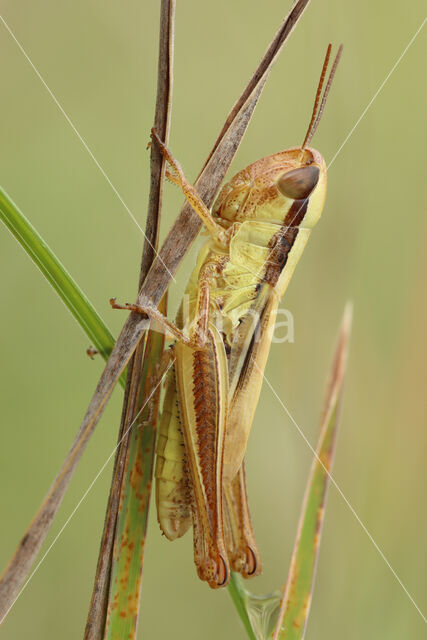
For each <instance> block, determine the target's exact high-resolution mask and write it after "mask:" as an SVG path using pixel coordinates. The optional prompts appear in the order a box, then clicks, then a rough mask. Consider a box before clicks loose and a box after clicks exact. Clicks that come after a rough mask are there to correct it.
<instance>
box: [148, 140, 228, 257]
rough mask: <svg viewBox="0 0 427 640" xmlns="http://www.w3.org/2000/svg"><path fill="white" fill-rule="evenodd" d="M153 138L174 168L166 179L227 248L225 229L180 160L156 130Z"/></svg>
mask: <svg viewBox="0 0 427 640" xmlns="http://www.w3.org/2000/svg"><path fill="white" fill-rule="evenodd" d="M151 136H152V138H153V139H154V140H155V141H156V143H157V144H158V145H159V147H160V149H161V151H162V154H163V156H164V158H165V159H166V161H167V162H168V163H169V165H170V166H171V168H172V171H167V172H166V177H167V178H168V179H169V180H170V181H171V182H173V183H174V184H176V185H177V186H178V187H180V189H181V190H182V192H183V194H184V195H185V197H186V199H187V201H188V202H189V204H190V205H191V207H192V208H193V210H194V211H195V212H196V213H197V215H198V216H199V217H200V219H201V220H202V222H203V223H204V225H205V226H206V228H207V229H208V231H209V233H210V234H211V235H212V237H213V238H214V239H215V240H216V242H217V243H218V244H219V245H220V246H222V247H227V246H228V243H229V241H228V238H227V234H226V231H225V229H224V228H223V227H222V226H221V225H220V224H218V223H217V222H216V221H215V220H214V218H213V216H212V214H211V212H210V211H209V209H208V207H207V206H206V205H205V203H204V202H203V200H202V198H201V197H200V195H199V194H198V193H197V191H196V189H195V188H194V187H193V185H192V184H191V183H190V182H189V181H188V180H187V178H186V177H185V174H184V171H183V170H182V167H181V165H180V164H179V162H178V160H176V159H175V158H174V156H173V155H172V152H171V151H170V149H168V147H167V146H166V145H165V144H164V143H163V142H162V141H161V140H160V138H159V136H158V135H157V131H156V130H155V129H152V130H151Z"/></svg>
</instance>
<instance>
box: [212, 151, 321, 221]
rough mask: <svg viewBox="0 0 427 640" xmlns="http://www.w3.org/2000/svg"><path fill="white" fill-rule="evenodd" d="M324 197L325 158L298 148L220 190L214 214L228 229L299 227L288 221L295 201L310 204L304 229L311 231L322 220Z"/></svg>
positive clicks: (260, 162) (274, 157)
mask: <svg viewBox="0 0 427 640" xmlns="http://www.w3.org/2000/svg"><path fill="white" fill-rule="evenodd" d="M325 195H326V165H325V161H324V160H323V157H322V156H321V155H320V153H319V152H318V151H315V150H314V149H303V148H301V147H295V148H293V149H287V150H286V151H281V152H280V153H276V154H274V155H272V156H268V157H267V158H262V159H261V160H258V161H257V162H254V163H253V164H251V165H249V167H246V169H243V171H240V172H239V173H238V174H237V175H235V176H234V178H232V180H230V182H228V183H227V184H226V185H225V186H224V187H223V189H222V190H221V192H220V194H219V196H218V198H217V201H216V203H215V206H214V209H213V212H214V215H216V216H218V218H219V219H220V220H221V221H222V222H223V223H225V225H226V226H228V225H229V224H231V223H233V222H244V221H245V220H259V221H261V220H263V221H266V222H274V223H277V224H280V225H282V224H284V223H285V222H286V224H287V226H299V224H301V223H302V220H301V219H295V220H291V219H288V215H289V214H290V211H291V209H292V207H293V205H294V203H295V202H296V201H301V204H302V203H303V202H304V201H306V200H308V202H307V207H305V206H304V226H309V227H312V226H313V225H314V224H315V223H316V222H317V220H318V219H319V217H320V214H321V212H322V208H323V203H324V201H325ZM292 211H295V206H294V207H293V209H292Z"/></svg>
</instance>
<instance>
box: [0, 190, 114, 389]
mask: <svg viewBox="0 0 427 640" xmlns="http://www.w3.org/2000/svg"><path fill="white" fill-rule="evenodd" d="M0 218H1V220H2V221H3V222H4V224H5V225H6V227H7V228H8V229H9V231H10V232H11V233H12V235H13V236H15V238H16V239H17V240H18V242H19V243H20V244H21V246H22V247H23V248H24V250H25V251H26V252H27V254H28V255H29V256H30V258H31V259H32V260H33V262H34V263H35V264H36V265H37V267H38V268H39V269H40V271H41V272H42V273H43V275H44V276H45V278H46V279H47V281H48V282H49V283H50V284H51V285H52V287H53V288H54V289H55V291H56V292H57V294H58V295H59V297H60V298H61V300H62V301H63V302H64V303H65V305H66V306H67V307H68V309H69V310H70V311H71V313H72V314H73V316H74V318H75V319H76V320H77V322H78V324H79V325H80V326H81V328H82V329H83V331H84V332H85V333H86V335H87V336H88V338H89V340H90V341H91V343H92V344H93V346H94V347H95V348H96V349H97V351H98V352H99V354H100V355H101V356H102V357H103V358H104V360H107V359H108V356H109V355H110V353H111V351H112V348H113V346H114V342H115V341H114V338H113V336H112V334H111V332H110V330H109V329H108V327H107V325H106V324H105V323H104V321H103V320H102V318H101V317H100V315H99V314H98V312H97V311H96V309H95V308H94V307H93V306H92V304H91V303H90V302H89V300H88V299H87V297H86V296H85V294H84V293H83V291H82V290H81V289H80V288H79V287H78V286H77V283H76V282H75V281H74V280H73V278H72V277H71V275H70V274H69V273H68V271H67V270H66V268H65V267H64V265H63V264H61V262H60V261H59V260H58V258H57V257H56V256H55V254H54V253H53V251H52V250H51V249H50V247H49V246H48V245H47V243H46V242H45V241H44V240H43V238H42V237H41V235H40V234H39V233H38V232H37V231H36V229H35V228H34V227H33V225H32V224H31V223H30V222H29V220H27V218H26V217H25V216H24V214H23V213H22V212H21V211H20V210H19V208H18V207H17V205H16V204H15V203H14V202H13V201H12V200H11V198H10V197H9V196H8V195H7V193H6V192H5V191H4V190H3V189H2V188H1V187H0ZM124 380H125V378H124V375H122V377H121V380H120V382H121V384H122V386H124Z"/></svg>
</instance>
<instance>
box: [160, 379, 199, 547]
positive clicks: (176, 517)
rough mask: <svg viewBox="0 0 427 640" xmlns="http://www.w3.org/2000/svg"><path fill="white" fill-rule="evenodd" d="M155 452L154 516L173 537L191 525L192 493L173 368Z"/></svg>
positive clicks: (168, 381) (182, 532)
mask: <svg viewBox="0 0 427 640" xmlns="http://www.w3.org/2000/svg"><path fill="white" fill-rule="evenodd" d="M156 453H157V458H156V506H157V518H158V521H159V524H160V528H161V530H162V531H163V533H164V534H165V536H166V537H167V538H168V540H175V539H176V538H180V537H181V536H183V535H184V533H186V531H187V530H188V528H189V527H190V525H191V522H192V514H191V501H192V494H191V485H190V479H189V475H188V470H187V462H186V455H185V445H184V437H183V433H182V426H181V419H180V415H179V406H178V393H177V388H176V378H175V371H174V368H173V367H172V368H171V369H170V371H169V374H168V380H167V389H166V396H165V400H164V403H163V412H162V417H161V420H160V425H159V434H158V439H157V450H156Z"/></svg>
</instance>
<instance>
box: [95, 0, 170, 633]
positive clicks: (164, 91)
mask: <svg viewBox="0 0 427 640" xmlns="http://www.w3.org/2000/svg"><path fill="white" fill-rule="evenodd" d="M174 16H175V0H162V3H161V9H160V37H159V58H158V78H157V100H156V111H155V117H154V126H155V127H156V129H157V130H158V131H159V132H161V135H162V137H163V138H164V139H165V140H168V138H169V130H170V119H171V106H172V86H173V46H174ZM164 165H165V162H164V159H163V156H162V154H161V153H160V150H159V148H158V147H157V146H156V145H152V146H151V153H150V175H151V181H150V194H149V200H148V211H147V221H146V225H145V243H144V248H143V252H142V259H141V269H140V276H139V287H138V289H139V288H141V286H142V283H143V282H144V280H145V278H146V276H147V273H148V271H149V269H150V266H151V264H152V262H153V260H154V257H155V252H156V248H157V245H158V236H159V228H160V216H161V207H162V191H163V183H164V175H165V166H164ZM164 311H166V309H164ZM162 342H163V340H162ZM148 344H149V343H148V342H147V341H146V340H144V337H142V338H141V339H140V341H139V343H138V346H137V348H136V350H135V352H134V354H133V356H132V357H131V359H130V361H129V364H128V367H127V378H126V389H125V397H124V401H123V410H122V418H121V424H120V429H119V436H118V443H119V444H118V449H117V453H116V458H115V464H114V471H113V478H112V483H111V489H110V495H109V498H108V504H107V512H106V518H105V523H104V530H103V534H102V538H101V546H100V551H99V557H98V564H97V569H96V576H95V581H94V587H93V593H92V599H91V603H90V608H89V615H88V619H87V623H86V630H85V635H84V637H85V640H101V639H102V638H103V636H104V629H105V622H106V616H107V605H108V594H109V586H110V582H111V565H112V559H113V546H114V539H115V533H116V532H117V516H118V510H119V500H120V494H121V491H122V486H123V482H124V477H123V471H124V468H125V463H126V459H127V454H128V449H129V441H130V435H131V428H132V426H133V428H136V425H134V424H133V423H134V420H135V417H136V416H139V414H140V412H141V409H142V407H141V406H140V405H141V402H139V400H140V397H141V385H144V383H145V386H148V387H149V386H150V377H148V379H147V380H144V379H143V372H144V370H145V367H144V364H145V365H146V366H149V364H150V363H147V358H148V359H150V358H151V355H152V354H151V349H149V348H148ZM150 344H151V343H150ZM146 347H147V348H146ZM143 359H144V361H143ZM153 364H155V363H151V365H153ZM159 397H160V387H158V389H157V391H156V398H152V399H151V400H150V402H152V403H153V404H158V401H159ZM154 420H155V417H154ZM139 428H140V429H144V426H139ZM151 457H152V458H153V457H154V446H153V449H152V455H151ZM145 462H150V461H148V460H145ZM151 467H152V460H151ZM148 506H149V500H148V499H147V502H146V505H145V509H146V510H147V511H148ZM141 517H142V516H141Z"/></svg>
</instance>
